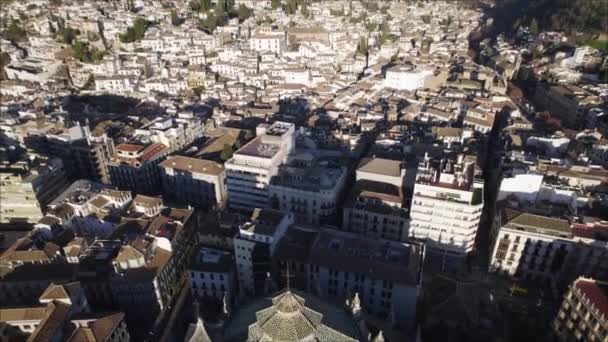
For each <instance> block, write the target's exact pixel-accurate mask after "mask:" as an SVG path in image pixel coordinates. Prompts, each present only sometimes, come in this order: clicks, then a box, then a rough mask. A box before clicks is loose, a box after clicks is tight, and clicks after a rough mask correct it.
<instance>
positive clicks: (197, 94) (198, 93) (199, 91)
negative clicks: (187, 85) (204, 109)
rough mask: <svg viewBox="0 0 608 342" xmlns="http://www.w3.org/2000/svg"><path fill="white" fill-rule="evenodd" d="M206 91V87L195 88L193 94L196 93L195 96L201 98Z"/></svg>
mask: <svg viewBox="0 0 608 342" xmlns="http://www.w3.org/2000/svg"><path fill="white" fill-rule="evenodd" d="M204 90H205V87H203V86H199V87H194V88H192V93H194V95H196V96H197V97H200V96H201V94H202V93H203V91H204Z"/></svg>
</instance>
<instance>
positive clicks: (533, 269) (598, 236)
mask: <svg viewBox="0 0 608 342" xmlns="http://www.w3.org/2000/svg"><path fill="white" fill-rule="evenodd" d="M497 221H498V222H497V223H496V222H495V223H496V225H497V226H498V232H497V233H494V235H495V236H496V240H495V242H494V246H493V249H492V254H491V259H490V270H491V271H493V272H499V273H503V274H505V275H508V276H514V277H520V278H523V279H526V280H529V281H536V282H537V283H538V284H539V285H544V286H552V287H553V288H554V289H556V290H559V289H561V288H563V287H565V286H567V284H569V283H570V282H571V281H573V280H574V279H576V278H577V277H579V276H586V277H594V278H595V277H597V278H600V279H605V277H608V265H606V263H605V262H604V260H605V258H606V257H608V243H606V241H605V240H606V239H607V238H608V225H607V224H605V223H601V222H596V223H588V224H580V223H574V224H570V223H569V222H568V221H566V220H563V219H558V218H551V217H545V216H540V215H533V214H529V213H520V212H518V211H514V210H511V209H505V210H503V211H501V212H500V213H499V214H498V215H497ZM501 222H503V223H502V224H501Z"/></svg>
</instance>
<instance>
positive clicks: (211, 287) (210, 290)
mask: <svg viewBox="0 0 608 342" xmlns="http://www.w3.org/2000/svg"><path fill="white" fill-rule="evenodd" d="M187 274H188V278H189V280H190V287H191V289H192V296H193V297H194V298H196V300H198V301H204V300H213V301H219V300H222V299H224V296H226V300H227V302H228V303H230V301H231V300H232V299H231V298H233V296H234V289H235V285H236V279H235V272H234V260H233V256H232V253H230V252H227V251H223V250H219V249H213V248H206V247H203V248H201V249H200V250H199V251H198V253H194V256H193V259H192V260H191V262H190V266H188V272H187Z"/></svg>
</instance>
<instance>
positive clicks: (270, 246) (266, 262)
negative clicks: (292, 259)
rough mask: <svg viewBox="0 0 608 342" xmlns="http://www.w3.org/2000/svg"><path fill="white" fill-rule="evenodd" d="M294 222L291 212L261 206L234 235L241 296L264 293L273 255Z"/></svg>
mask: <svg viewBox="0 0 608 342" xmlns="http://www.w3.org/2000/svg"><path fill="white" fill-rule="evenodd" d="M293 221H294V218H293V214H291V213H283V212H280V211H276V210H271V209H259V208H258V209H255V210H254V212H253V215H252V216H251V221H250V222H247V223H245V224H243V225H242V226H241V227H239V233H238V235H237V236H235V238H234V255H235V257H236V268H237V278H238V280H239V286H240V294H241V296H253V295H255V294H260V293H261V290H263V286H261V285H263V282H264V281H265V279H266V275H267V274H268V273H269V272H270V260H271V259H270V256H271V255H273V253H274V249H275V246H276V243H277V241H279V240H280V238H281V237H282V236H283V235H284V234H285V231H286V230H287V227H289V225H291V224H293Z"/></svg>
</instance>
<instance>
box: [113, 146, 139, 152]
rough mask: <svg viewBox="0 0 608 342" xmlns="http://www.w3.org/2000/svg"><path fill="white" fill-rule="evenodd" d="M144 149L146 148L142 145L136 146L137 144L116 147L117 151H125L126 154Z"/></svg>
mask: <svg viewBox="0 0 608 342" xmlns="http://www.w3.org/2000/svg"><path fill="white" fill-rule="evenodd" d="M143 148H144V147H143V146H142V145H135V144H120V145H118V146H116V149H117V150H119V151H124V152H137V151H139V150H141V149H143Z"/></svg>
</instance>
